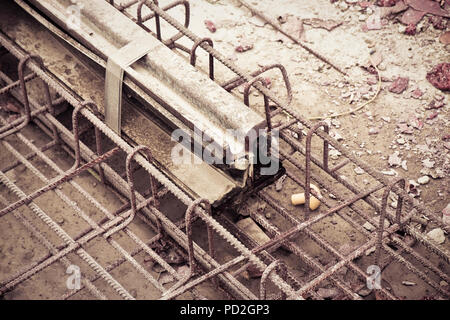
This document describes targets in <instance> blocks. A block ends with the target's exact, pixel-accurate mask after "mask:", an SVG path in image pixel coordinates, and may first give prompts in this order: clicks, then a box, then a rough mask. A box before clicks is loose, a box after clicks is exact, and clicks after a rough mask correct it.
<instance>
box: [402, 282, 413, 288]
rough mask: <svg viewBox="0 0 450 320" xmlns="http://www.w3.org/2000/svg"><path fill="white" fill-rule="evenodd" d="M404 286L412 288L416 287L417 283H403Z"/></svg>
mask: <svg viewBox="0 0 450 320" xmlns="http://www.w3.org/2000/svg"><path fill="white" fill-rule="evenodd" d="M402 284H403V285H404V286H408V287H411V286H415V285H416V283H415V282H412V281H402Z"/></svg>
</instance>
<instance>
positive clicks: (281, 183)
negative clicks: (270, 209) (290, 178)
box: [275, 175, 287, 192]
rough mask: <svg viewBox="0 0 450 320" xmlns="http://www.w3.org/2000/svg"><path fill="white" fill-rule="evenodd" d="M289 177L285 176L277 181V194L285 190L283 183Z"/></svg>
mask: <svg viewBox="0 0 450 320" xmlns="http://www.w3.org/2000/svg"><path fill="white" fill-rule="evenodd" d="M286 178H287V175H283V176H282V177H281V178H280V179H278V180H277V182H276V183H275V190H276V191H277V192H280V191H281V190H282V189H283V183H284V181H285V180H286Z"/></svg>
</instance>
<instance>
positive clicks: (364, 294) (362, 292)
mask: <svg viewBox="0 0 450 320" xmlns="http://www.w3.org/2000/svg"><path fill="white" fill-rule="evenodd" d="M371 292H372V290H370V289H368V288H364V289H361V290H360V291H359V292H358V294H359V295H360V296H361V297H363V298H365V297H367V296H368V295H369V294H370V293H371Z"/></svg>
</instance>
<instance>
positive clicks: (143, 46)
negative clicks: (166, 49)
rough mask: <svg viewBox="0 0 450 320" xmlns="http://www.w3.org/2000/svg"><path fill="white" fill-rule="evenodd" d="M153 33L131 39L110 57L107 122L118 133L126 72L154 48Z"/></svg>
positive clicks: (106, 100)
mask: <svg viewBox="0 0 450 320" xmlns="http://www.w3.org/2000/svg"><path fill="white" fill-rule="evenodd" d="M149 37H151V35H146V36H144V37H142V38H139V39H136V40H133V41H131V42H130V43H129V44H127V45H126V46H124V47H122V48H120V49H119V50H117V52H116V53H115V54H114V55H112V56H110V57H109V58H108V62H107V64H106V77H105V78H106V79H105V122H106V124H107V125H108V127H110V128H111V129H112V130H114V131H115V132H116V133H117V134H118V135H120V133H121V121H122V86H123V76H124V72H125V71H126V70H127V68H129V67H130V66H131V65H132V64H133V63H135V62H136V61H138V60H139V59H141V58H143V57H144V56H146V55H147V54H148V53H149V52H150V50H151V49H152V47H151V44H152V43H153V42H152V41H149Z"/></svg>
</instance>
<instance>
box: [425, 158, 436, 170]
mask: <svg viewBox="0 0 450 320" xmlns="http://www.w3.org/2000/svg"><path fill="white" fill-rule="evenodd" d="M435 163H436V162H435V161H431V160H430V159H428V158H427V159H425V160H422V164H423V166H424V167H425V168H429V169H432V168H434V165H435Z"/></svg>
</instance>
